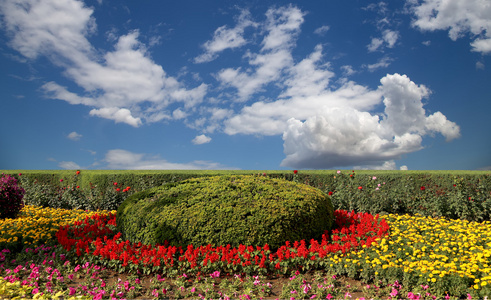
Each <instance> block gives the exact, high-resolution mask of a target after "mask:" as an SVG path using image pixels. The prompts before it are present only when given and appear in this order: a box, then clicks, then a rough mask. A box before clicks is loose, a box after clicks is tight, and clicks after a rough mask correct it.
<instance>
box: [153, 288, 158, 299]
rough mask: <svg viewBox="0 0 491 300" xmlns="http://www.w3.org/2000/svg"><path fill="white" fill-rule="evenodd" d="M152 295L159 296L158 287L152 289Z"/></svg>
mask: <svg viewBox="0 0 491 300" xmlns="http://www.w3.org/2000/svg"><path fill="white" fill-rule="evenodd" d="M152 296H154V297H156V298H157V297H158V296H159V291H157V289H154V290H153V291H152Z"/></svg>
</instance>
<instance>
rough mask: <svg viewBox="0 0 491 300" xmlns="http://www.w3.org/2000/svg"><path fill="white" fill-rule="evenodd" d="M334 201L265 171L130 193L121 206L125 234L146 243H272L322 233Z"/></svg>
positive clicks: (119, 217)
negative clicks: (272, 176) (275, 177)
mask: <svg viewBox="0 0 491 300" xmlns="http://www.w3.org/2000/svg"><path fill="white" fill-rule="evenodd" d="M333 213H334V212H333V207H332V205H331V201H330V200H329V198H328V197H327V196H326V195H325V194H324V193H323V192H322V191H320V190H318V189H315V188H313V187H310V186H307V185H304V184H300V183H295V182H292V181H286V180H281V179H273V178H268V177H264V176H241V175H228V176H212V177H201V178H193V179H188V180H184V181H181V182H178V183H170V184H165V185H163V186H160V187H156V188H152V189H150V190H146V191H143V192H140V193H136V194H134V195H132V196H131V197H129V198H127V199H126V200H125V201H124V202H123V204H121V205H120V207H119V208H118V212H117V217H116V219H117V224H118V225H117V226H118V230H119V231H120V232H121V233H122V234H123V238H124V239H128V240H129V241H132V242H142V243H143V244H164V242H165V241H168V242H169V243H170V244H171V245H175V246H180V245H188V244H193V245H208V244H212V245H213V244H214V245H227V244H230V245H231V246H238V245H239V244H243V245H257V246H262V245H264V244H268V245H269V246H270V247H272V248H277V247H280V246H281V245H284V243H285V242H286V241H294V240H302V239H306V240H310V239H311V238H316V239H317V238H321V236H322V234H323V233H324V232H325V230H329V229H330V228H331V225H332V222H333Z"/></svg>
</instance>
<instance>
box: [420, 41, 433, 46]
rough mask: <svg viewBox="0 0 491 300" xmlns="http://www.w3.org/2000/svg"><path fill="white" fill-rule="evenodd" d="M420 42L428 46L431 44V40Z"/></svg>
mask: <svg viewBox="0 0 491 300" xmlns="http://www.w3.org/2000/svg"><path fill="white" fill-rule="evenodd" d="M421 44H423V45H425V46H429V45H431V41H424V42H422V43H421Z"/></svg>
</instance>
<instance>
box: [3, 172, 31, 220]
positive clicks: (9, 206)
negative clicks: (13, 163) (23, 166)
mask: <svg viewBox="0 0 491 300" xmlns="http://www.w3.org/2000/svg"><path fill="white" fill-rule="evenodd" d="M2 175H4V174H2ZM24 193H25V191H24V189H23V188H21V187H19V186H17V179H15V178H14V177H12V176H10V175H4V176H2V178H0V219H4V218H15V217H16V216H17V214H18V213H19V211H20V210H21V209H22V207H23V206H24V203H23V201H22V198H23V197H24Z"/></svg>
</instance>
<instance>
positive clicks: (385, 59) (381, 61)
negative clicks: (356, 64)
mask: <svg viewBox="0 0 491 300" xmlns="http://www.w3.org/2000/svg"><path fill="white" fill-rule="evenodd" d="M391 62H392V58H390V57H388V56H385V57H382V58H381V59H379V61H378V62H376V63H374V64H370V65H363V66H364V67H366V68H367V69H368V71H370V72H374V71H375V70H377V69H380V68H387V67H388V66H389V65H390V63H391Z"/></svg>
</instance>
